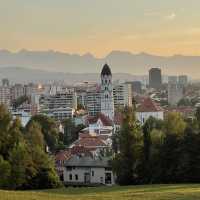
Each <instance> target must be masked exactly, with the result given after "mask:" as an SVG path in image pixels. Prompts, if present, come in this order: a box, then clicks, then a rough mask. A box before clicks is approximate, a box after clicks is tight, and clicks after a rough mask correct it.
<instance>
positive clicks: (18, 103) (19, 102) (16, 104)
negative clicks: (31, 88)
mask: <svg viewBox="0 0 200 200" xmlns="http://www.w3.org/2000/svg"><path fill="white" fill-rule="evenodd" d="M27 101H28V102H29V101H30V99H29V97H27V96H20V97H18V98H17V99H16V100H14V101H13V102H12V105H13V107H14V108H15V109H17V108H18V107H19V106H21V105H22V104H23V103H25V102H27Z"/></svg>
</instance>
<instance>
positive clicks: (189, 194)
mask: <svg viewBox="0 0 200 200" xmlns="http://www.w3.org/2000/svg"><path fill="white" fill-rule="evenodd" d="M104 199H106V200H107V199H108V200H109V199H112V200H158V199H159V200H200V185H150V186H129V187H119V186H116V187H101V188H67V189H65V188H63V189H57V190H43V191H26V192H21V191H17V192H13V191H3V190H0V200H104Z"/></svg>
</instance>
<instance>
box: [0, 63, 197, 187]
mask: <svg viewBox="0 0 200 200" xmlns="http://www.w3.org/2000/svg"><path fill="white" fill-rule="evenodd" d="M113 76H114V74H113V75H112V72H111V68H110V67H109V66H108V65H107V64H105V65H104V66H103V68H102V71H101V74H100V75H99V80H96V82H83V83H78V82H77V83H76V84H73V85H66V84H65V83H64V82H55V83H52V84H41V83H38V84H35V83H27V84H24V85H22V84H17V83H15V84H10V80H8V79H6V78H4V79H3V80H2V85H1V86H0V103H1V106H0V188H6V189H42V188H56V187H60V186H62V185H65V186H102V185H104V186H112V185H115V184H119V185H132V184H148V183H188V182H193V183H197V182H200V158H199V150H200V83H198V82H193V81H192V80H190V79H189V78H188V77H187V75H180V76H168V77H167V79H166V76H165V80H164V78H163V76H162V73H161V69H159V68H152V69H150V70H149V77H148V78H147V79H146V80H134V81H132V82H131V81H126V80H118V81H113V79H112V78H113Z"/></svg>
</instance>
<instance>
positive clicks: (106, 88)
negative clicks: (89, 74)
mask: <svg viewBox="0 0 200 200" xmlns="http://www.w3.org/2000/svg"><path fill="white" fill-rule="evenodd" d="M101 113H102V114H104V115H105V116H107V117H109V118H110V119H111V120H113V119H114V98H113V85H112V73H111V70H110V67H109V66H108V65H107V64H105V65H104V66H103V69H102V71H101Z"/></svg>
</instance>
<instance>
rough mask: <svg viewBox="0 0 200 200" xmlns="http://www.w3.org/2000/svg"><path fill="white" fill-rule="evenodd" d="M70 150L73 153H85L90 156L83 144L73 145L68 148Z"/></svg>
mask: <svg viewBox="0 0 200 200" xmlns="http://www.w3.org/2000/svg"><path fill="white" fill-rule="evenodd" d="M70 152H71V154H73V155H80V154H84V155H87V156H92V154H91V152H90V150H89V149H88V148H85V147H84V146H73V147H72V148H71V149H70Z"/></svg>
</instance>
